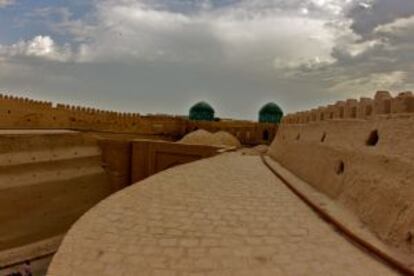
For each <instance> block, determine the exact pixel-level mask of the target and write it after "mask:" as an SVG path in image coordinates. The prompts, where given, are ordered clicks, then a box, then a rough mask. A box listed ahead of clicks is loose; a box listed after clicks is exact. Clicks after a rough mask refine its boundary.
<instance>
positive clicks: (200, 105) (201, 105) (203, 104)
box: [190, 102, 214, 112]
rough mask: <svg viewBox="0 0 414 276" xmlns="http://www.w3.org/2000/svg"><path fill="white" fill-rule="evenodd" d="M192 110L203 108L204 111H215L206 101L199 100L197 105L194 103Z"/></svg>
mask: <svg viewBox="0 0 414 276" xmlns="http://www.w3.org/2000/svg"><path fill="white" fill-rule="evenodd" d="M192 110H203V111H212V112H214V109H213V108H212V107H211V105H209V104H208V103H206V102H198V103H196V104H195V105H193V106H192V107H191V109H190V112H191V111H192Z"/></svg>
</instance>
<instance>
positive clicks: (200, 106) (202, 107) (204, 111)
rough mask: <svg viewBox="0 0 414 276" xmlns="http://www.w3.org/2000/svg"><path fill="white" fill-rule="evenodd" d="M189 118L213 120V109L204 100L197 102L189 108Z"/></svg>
mask: <svg viewBox="0 0 414 276" xmlns="http://www.w3.org/2000/svg"><path fill="white" fill-rule="evenodd" d="M190 120H197V121H200V120H202V121H213V120H214V109H213V108H212V107H211V105H209V104H208V103H206V102H198V103H196V104H195V105H193V106H192V107H191V108H190Z"/></svg>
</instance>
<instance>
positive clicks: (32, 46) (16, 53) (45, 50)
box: [0, 35, 72, 62]
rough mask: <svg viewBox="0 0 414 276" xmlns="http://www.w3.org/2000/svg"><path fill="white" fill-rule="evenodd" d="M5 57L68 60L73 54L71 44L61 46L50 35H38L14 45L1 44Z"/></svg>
mask: <svg viewBox="0 0 414 276" xmlns="http://www.w3.org/2000/svg"><path fill="white" fill-rule="evenodd" d="M0 56H3V57H37V58H44V59H48V60H55V61H61V62H63V61H68V60H69V59H70V58H71V56H72V53H71V50H70V48H69V45H64V46H59V45H57V44H56V43H55V42H54V41H53V39H52V38H50V37H49V36H41V35H38V36H36V37H34V38H33V39H32V40H27V41H23V40H22V41H19V42H17V43H15V44H12V45H0Z"/></svg>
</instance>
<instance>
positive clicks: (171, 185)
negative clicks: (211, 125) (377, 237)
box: [49, 153, 394, 276]
mask: <svg viewBox="0 0 414 276" xmlns="http://www.w3.org/2000/svg"><path fill="white" fill-rule="evenodd" d="M49 275H51V276H54V275H59V276H66V275H111V276H112V275H364V276H365V275H394V272H393V271H391V270H389V268H388V267H386V266H385V265H383V264H382V263H380V262H379V261H378V260H376V259H374V258H373V257H371V256H370V255H368V254H367V253H365V252H363V251H362V250H360V249H359V248H357V247H355V246H354V245H353V244H351V243H350V242H349V241H348V240H346V239H345V238H344V237H343V236H341V235H340V234H338V233H337V232H336V231H335V230H334V229H333V228H332V227H331V226H330V225H329V224H327V223H326V222H324V221H323V220H322V219H320V218H319V217H318V216H317V215H316V214H315V213H314V212H313V211H312V210H311V209H309V208H308V207H307V206H306V205H305V204H304V203H303V202H302V201H300V200H299V199H298V198H297V197H296V196H295V195H293V194H292V193H291V192H290V191H289V190H288V189H287V188H286V187H285V186H284V184H283V183H281V182H280V181H279V180H278V179H277V178H275V176H274V175H273V174H272V173H271V172H270V171H269V170H268V169H267V168H266V167H265V166H264V165H263V163H262V162H261V161H260V159H259V157H257V156H241V155H240V154H239V153H232V154H225V155H221V156H218V157H214V158H210V159H206V160H202V161H198V162H195V163H191V164H188V165H184V166H180V167H177V168H174V169H171V170H168V171H165V172H162V173H160V174H157V175H155V176H153V177H151V178H148V179H147V180H145V181H143V182H141V183H139V184H136V185H134V186H132V187H131V188H128V189H126V190H123V191H121V192H119V193H117V194H115V195H113V196H111V197H110V198H109V199H107V200H104V201H103V202H102V203H101V204H99V205H97V206H96V207H95V208H93V209H92V210H91V211H89V212H88V213H87V214H86V215H85V216H84V217H82V218H81V219H80V220H79V221H78V222H77V223H76V224H75V226H74V227H73V228H72V229H71V230H70V232H69V233H68V235H67V236H66V238H65V240H64V242H63V244H62V246H61V248H60V250H59V251H58V253H57V254H56V255H55V258H54V260H53V262H52V265H51V267H50V270H49Z"/></svg>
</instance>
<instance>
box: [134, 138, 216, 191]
mask: <svg viewBox="0 0 414 276" xmlns="http://www.w3.org/2000/svg"><path fill="white" fill-rule="evenodd" d="M220 150H221V148H220V147H215V146H204V145H187V144H181V143H174V142H165V141H151V140H135V141H133V142H132V158H131V180H132V183H135V182H138V181H140V180H143V179H145V178H146V177H148V176H151V175H153V174H156V173H158V172H160V171H163V170H166V169H169V168H172V167H174V166H177V165H181V164H185V163H189V162H192V161H196V160H199V159H202V158H207V157H211V156H214V155H217V154H218V153H219V152H220Z"/></svg>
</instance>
